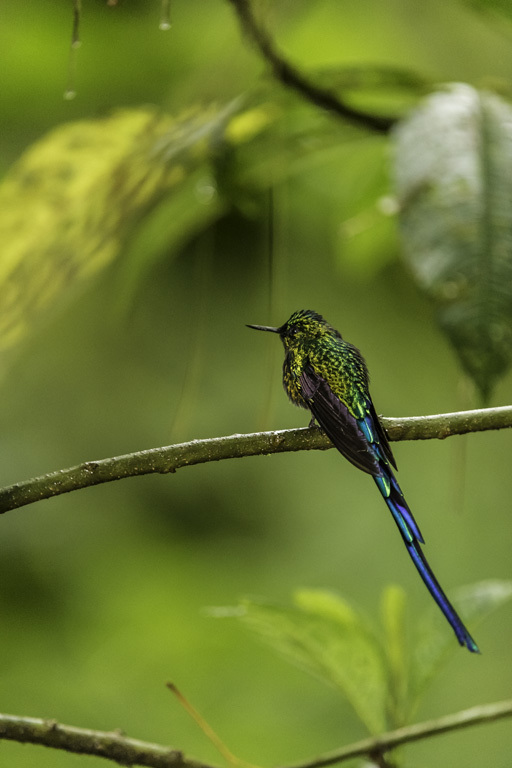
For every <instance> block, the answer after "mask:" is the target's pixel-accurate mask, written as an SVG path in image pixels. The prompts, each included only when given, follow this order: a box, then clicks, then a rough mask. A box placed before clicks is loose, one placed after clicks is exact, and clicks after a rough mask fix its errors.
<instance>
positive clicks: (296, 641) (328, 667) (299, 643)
mask: <svg viewBox="0 0 512 768" xmlns="http://www.w3.org/2000/svg"><path fill="white" fill-rule="evenodd" d="M242 605H243V608H244V612H243V614H242V616H241V620H242V621H243V623H244V624H246V625H247V626H248V627H249V628H250V629H251V630H253V631H254V632H256V633H257V634H258V635H260V637H262V638H263V639H264V640H265V641H266V642H268V643H269V644H270V645H272V646H273V647H274V648H276V649H277V650H278V651H279V652H280V653H282V654H283V655H284V656H285V657H286V658H287V659H289V660H290V661H292V662H293V663H295V664H297V665H298V666H300V667H302V668H303V669H306V670H307V671H308V672H310V673H312V674H314V675H315V676H316V677H318V678H320V679H321V680H324V681H325V682H327V683H329V684H331V685H335V686H336V687H337V688H339V689H340V690H341V691H343V693H344V694H345V696H346V697H347V699H348V700H349V702H350V704H351V705H352V707H353V708H354V710H355V712H356V713H357V715H358V716H359V718H360V719H361V720H362V722H363V723H364V724H365V725H366V727H367V728H368V729H369V731H371V732H372V733H379V732H381V731H383V730H385V729H386V727H387V718H386V706H387V672H386V668H385V660H384V655H383V651H382V648H381V646H380V643H379V642H378V640H377V639H376V637H375V635H374V634H373V632H372V631H371V629H370V628H369V627H368V625H367V623H366V621H365V620H364V619H363V617H362V616H361V615H360V614H359V613H357V612H356V611H355V610H354V609H353V608H351V607H350V606H349V605H348V603H346V602H345V601H344V600H343V599H342V598H341V597H339V596H337V595H334V594H332V593H330V592H324V591H320V590H304V591H301V592H298V593H297V595H296V607H294V608H284V607H281V606H277V605H272V604H270V603H265V602H256V601H252V600H246V601H244V602H243V604H242Z"/></svg>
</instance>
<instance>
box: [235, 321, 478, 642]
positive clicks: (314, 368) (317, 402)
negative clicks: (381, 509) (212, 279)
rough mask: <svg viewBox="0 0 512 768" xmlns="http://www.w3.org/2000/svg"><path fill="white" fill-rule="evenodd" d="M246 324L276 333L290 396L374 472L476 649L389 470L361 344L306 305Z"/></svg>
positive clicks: (457, 625)
mask: <svg viewBox="0 0 512 768" xmlns="http://www.w3.org/2000/svg"><path fill="white" fill-rule="evenodd" d="M248 327H249V328H255V329H256V330H257V331H271V332H272V333H278V334H279V336H280V337H281V341H282V342H283V345H284V350H285V359H284V364H283V384H284V388H285V390H286V393H287V395H288V397H289V398H290V400H291V401H292V402H293V403H295V405H298V406H300V407H301V408H307V409H308V410H309V411H311V414H312V416H313V419H312V422H314V421H315V420H316V421H317V422H318V424H319V425H320V427H321V428H322V429H323V431H324V432H325V434H326V435H327V436H328V437H329V439H330V440H331V442H332V443H333V444H334V446H335V447H336V448H337V449H338V451H339V452H340V453H342V454H343V456H345V458H347V459H348V460H349V461H350V462H352V464H354V465H355V466H356V467H358V468H359V469H362V470H363V472H367V473H368V474H369V475H371V476H372V477H373V479H374V480H375V483H376V484H377V487H378V488H379V491H380V492H381V494H382V496H383V497H384V501H385V502H386V504H387V505H388V507H389V510H390V511H391V514H392V515H393V519H394V521H395V523H396V524H397V526H398V528H399V530H400V533H401V535H402V539H403V540H404V543H405V546H406V547H407V551H408V552H409V555H410V556H411V559H412V561H413V563H414V565H415V566H416V568H417V569H418V572H419V574H420V576H421V578H422V579H423V581H424V582H425V585H426V587H427V589H428V591H429V592H430V594H431V595H432V597H433V598H434V600H435V601H436V603H437V604H438V606H439V608H440V609H441V611H442V612H443V613H444V615H445V617H446V619H447V620H448V622H449V623H450V624H451V626H452V628H453V631H454V632H455V634H456V636H457V640H458V641H459V643H460V644H461V645H463V646H466V648H468V650H470V651H472V652H474V653H478V652H479V651H478V646H477V645H476V643H475V641H474V640H473V638H472V637H471V635H470V634H469V632H468V630H467V629H466V627H465V626H464V624H463V623H462V621H461V619H460V617H459V616H458V614H457V612H456V610H455V608H454V607H453V605H452V604H451V603H450V601H449V600H448V598H447V596H446V595H445V593H444V591H443V589H442V587H441V585H440V584H439V582H438V581H437V579H436V577H435V576H434V574H433V572H432V570H431V568H430V566H429V564H428V562H427V560H426V558H425V555H424V554H423V551H422V547H421V545H422V544H423V543H424V540H423V536H422V535H421V532H420V529H419V528H418V525H417V523H416V521H415V519H414V517H413V514H412V512H411V510H410V509H409V507H408V505H407V502H406V501H405V499H404V496H403V493H402V491H401V489H400V486H399V485H398V482H397V480H396V478H395V476H394V474H393V469H392V467H394V468H395V469H396V463H395V459H394V457H393V453H392V452H391V447H390V445H389V441H388V438H387V435H386V432H385V430H384V428H383V426H382V424H381V423H380V421H379V417H378V416H377V413H376V411H375V408H374V405H373V402H372V399H371V396H370V391H369V377H368V370H367V368H366V363H365V361H364V359H363V356H362V355H361V353H360V352H359V350H358V349H357V348H356V347H354V346H353V345H352V344H349V343H348V342H347V341H345V340H344V339H343V338H342V336H341V334H340V333H339V332H338V331H337V330H335V329H334V328H333V327H332V326H331V325H329V323H327V322H326V321H325V320H324V318H323V317H322V316H321V315H318V314H317V313H316V312H312V311H311V310H309V309H303V310H300V311H298V312H294V314H293V315H292V316H291V317H290V319H289V320H288V321H287V322H286V323H284V325H281V326H280V327H279V328H270V327H268V326H264V325H249V326H248Z"/></svg>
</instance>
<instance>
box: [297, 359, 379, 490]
mask: <svg viewBox="0 0 512 768" xmlns="http://www.w3.org/2000/svg"><path fill="white" fill-rule="evenodd" d="M300 385H301V391H302V396H303V397H304V400H305V401H306V403H307V405H308V408H309V410H310V411H311V413H312V414H313V416H314V417H315V419H316V420H317V421H318V423H319V424H320V426H321V427H322V429H323V431H324V432H325V434H326V435H327V437H328V438H329V440H330V441H331V442H332V443H333V445H334V446H335V447H336V448H337V449H338V451H339V452H340V453H342V454H343V456H345V458H346V459H348V461H350V462H351V463H352V464H354V465H355V466H356V467H357V468H358V469H362V470H363V472H368V474H370V475H374V476H375V475H380V474H381V470H380V467H379V465H378V462H377V459H376V457H375V455H374V454H373V452H372V451H371V450H370V448H369V444H368V439H367V437H366V435H365V433H364V432H363V430H362V429H361V427H360V426H359V424H358V421H357V419H356V418H355V416H354V415H353V414H352V413H351V412H350V410H349V409H348V406H347V405H345V403H344V402H343V401H342V400H340V398H339V397H338V396H337V395H336V394H334V392H333V391H332V389H331V387H330V386H329V384H328V383H327V381H326V380H325V379H324V378H323V377H322V376H320V374H319V373H317V371H315V369H314V368H313V366H312V365H306V366H305V368H304V370H303V372H302V374H301V376H300Z"/></svg>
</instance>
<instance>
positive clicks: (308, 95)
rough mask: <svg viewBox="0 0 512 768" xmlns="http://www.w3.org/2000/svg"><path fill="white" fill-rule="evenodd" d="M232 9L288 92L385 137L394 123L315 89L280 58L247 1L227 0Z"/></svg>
mask: <svg viewBox="0 0 512 768" xmlns="http://www.w3.org/2000/svg"><path fill="white" fill-rule="evenodd" d="M229 2H230V3H231V5H232V6H233V7H234V9H235V11H236V14H237V16H238V20H239V22H240V26H241V27H242V30H243V31H244V32H245V33H246V35H247V37H249V38H250V39H251V40H252V41H253V43H254V44H255V45H256V47H257V48H258V50H259V51H260V53H261V54H262V56H263V58H264V59H265V60H266V61H267V62H268V64H270V67H271V69H272V72H273V74H274V77H275V78H276V79H277V80H279V81H280V82H281V83H282V84H283V85H285V86H286V87H287V88H292V89H294V90H295V91H297V92H298V93H300V95H301V96H302V97H303V98H305V99H307V100H308V101H310V102H311V103H312V104H315V105H316V106H317V107H321V108H322V109H326V110H328V111H329V112H332V113H334V114H335V115H337V116H338V117H341V118H343V119H344V120H348V121H349V122H351V123H352V124H354V125H357V126H359V127H363V128H369V129H370V130H372V131H377V132H378V133H388V131H389V130H390V128H391V127H392V126H393V125H394V123H395V122H396V120H395V119H393V118H389V117H383V116H379V115H372V114H369V113H368V112H362V111H361V110H359V109H355V108H354V107H350V106H349V105H348V104H345V102H344V101H342V100H341V99H340V98H339V97H338V96H337V95H336V94H335V93H334V92H333V91H331V90H328V89H326V88H322V87H320V86H318V85H315V84H314V83H313V82H311V80H309V79H308V78H307V77H306V76H305V75H304V74H303V73H302V72H300V71H299V70H298V69H296V68H295V67H294V66H292V64H290V63H289V62H288V61H286V59H285V58H284V57H283V56H282V54H280V53H279V52H278V51H277V49H276V48H275V46H274V43H273V41H272V40H271V38H270V37H269V35H268V34H267V33H266V32H265V30H263V29H262V28H261V27H260V26H259V25H258V23H257V21H256V19H255V17H254V14H253V11H252V7H251V4H250V2H249V0H229Z"/></svg>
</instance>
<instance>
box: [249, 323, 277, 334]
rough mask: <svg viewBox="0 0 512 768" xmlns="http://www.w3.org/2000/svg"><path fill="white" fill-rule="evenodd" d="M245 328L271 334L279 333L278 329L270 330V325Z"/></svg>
mask: <svg viewBox="0 0 512 768" xmlns="http://www.w3.org/2000/svg"><path fill="white" fill-rule="evenodd" d="M247 328H254V330H255V331H270V332H271V333H281V329H280V328H272V327H271V326H270V325H247Z"/></svg>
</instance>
